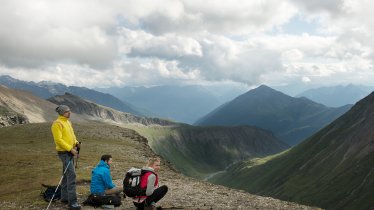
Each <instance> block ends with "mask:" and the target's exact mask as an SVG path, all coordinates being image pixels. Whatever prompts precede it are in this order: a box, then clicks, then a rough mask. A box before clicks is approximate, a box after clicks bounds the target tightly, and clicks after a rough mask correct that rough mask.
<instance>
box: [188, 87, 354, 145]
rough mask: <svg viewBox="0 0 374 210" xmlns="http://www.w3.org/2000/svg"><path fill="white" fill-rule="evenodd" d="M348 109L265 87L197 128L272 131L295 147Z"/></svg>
mask: <svg viewBox="0 0 374 210" xmlns="http://www.w3.org/2000/svg"><path fill="white" fill-rule="evenodd" d="M349 108H350V106H344V107H340V108H329V107H326V106H324V105H322V104H318V103H315V102H313V101H310V100H308V99H306V98H293V97H291V96H288V95H285V94H283V93H281V92H278V91H276V90H274V89H272V88H269V87H267V86H265V85H262V86H260V87H258V88H256V89H253V90H250V91H248V92H247V93H245V94H243V95H241V96H239V97H237V98H235V99H234V100H232V101H230V102H229V103H227V104H224V105H222V106H221V107H219V108H217V109H216V110H214V111H213V112H211V113H210V114H208V115H206V116H205V117H203V118H202V119H200V120H199V121H198V122H196V123H195V124H196V125H226V126H227V125H254V126H258V127H260V128H263V129H267V130H270V131H272V132H273V133H274V134H275V135H276V136H277V137H278V138H279V139H281V140H282V141H284V142H285V143H287V144H289V145H296V144H298V143H299V142H301V141H302V140H304V139H305V138H307V137H309V136H310V135H312V134H313V133H315V132H316V131H318V130H319V129H321V128H323V127H324V126H326V125H327V124H329V123H330V122H332V121H333V120H335V119H336V118H338V117H339V116H340V115H342V114H343V113H345V112H346V111H347V110H348V109H349Z"/></svg>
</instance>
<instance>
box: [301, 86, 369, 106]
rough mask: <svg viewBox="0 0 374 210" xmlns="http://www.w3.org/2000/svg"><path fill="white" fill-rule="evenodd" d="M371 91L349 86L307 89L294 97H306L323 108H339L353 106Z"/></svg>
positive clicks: (366, 87)
mask: <svg viewBox="0 0 374 210" xmlns="http://www.w3.org/2000/svg"><path fill="white" fill-rule="evenodd" d="M372 91H374V87H369V86H362V85H353V84H350V85H346V86H343V85H338V86H332V87H319V88H314V89H309V90H306V91H304V92H302V93H299V94H297V95H296V97H306V98H309V99H310V100H312V101H315V102H317V103H321V104H323V105H325V106H329V107H339V106H343V105H346V104H355V103H356V102H357V101H359V100H361V99H362V98H364V97H365V96H367V95H369V94H370V93H371V92H372Z"/></svg>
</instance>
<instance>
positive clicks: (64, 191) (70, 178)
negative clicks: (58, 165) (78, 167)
mask: <svg viewBox="0 0 374 210" xmlns="http://www.w3.org/2000/svg"><path fill="white" fill-rule="evenodd" d="M58 157H59V158H60V159H61V161H62V174H64V171H65V169H66V167H67V166H68V165H69V166H68V168H67V170H66V173H65V175H64V177H63V178H62V181H61V200H62V201H68V203H69V205H72V204H74V203H77V193H76V181H75V178H76V175H75V169H74V158H73V155H72V154H71V153H70V152H64V153H58ZM69 162H70V164H69Z"/></svg>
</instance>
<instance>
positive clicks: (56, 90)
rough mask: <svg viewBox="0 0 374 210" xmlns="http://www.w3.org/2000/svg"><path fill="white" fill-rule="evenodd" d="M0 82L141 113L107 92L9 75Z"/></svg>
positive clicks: (51, 95)
mask: <svg viewBox="0 0 374 210" xmlns="http://www.w3.org/2000/svg"><path fill="white" fill-rule="evenodd" d="M0 84H3V85H5V86H7V87H10V88H15V89H21V90H26V91H30V92H32V93H33V94H34V95H35V96H39V97H41V98H44V99H47V98H50V97H53V96H55V95H63V94H65V92H68V93H71V94H74V95H77V96H80V97H82V98H84V99H87V100H90V101H93V102H95V103H97V104H101V105H104V106H108V107H111V108H113V109H116V110H119V111H122V112H128V113H131V114H136V115H142V113H141V112H140V111H137V109H136V108H135V107H133V106H132V105H131V104H129V103H127V102H123V101H121V100H119V99H118V98H116V97H114V96H112V95H110V94H107V93H101V92H98V91H95V90H92V89H88V88H85V87H75V86H69V87H67V86H65V85H63V84H58V83H53V82H45V81H44V82H38V83H35V82H25V81H22V80H17V79H14V78H12V77H10V76H0Z"/></svg>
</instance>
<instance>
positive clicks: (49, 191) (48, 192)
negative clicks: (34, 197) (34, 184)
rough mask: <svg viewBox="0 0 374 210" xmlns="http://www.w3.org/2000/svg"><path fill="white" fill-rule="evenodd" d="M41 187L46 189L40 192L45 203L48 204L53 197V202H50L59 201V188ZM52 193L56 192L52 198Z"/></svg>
mask: <svg viewBox="0 0 374 210" xmlns="http://www.w3.org/2000/svg"><path fill="white" fill-rule="evenodd" d="M42 186H43V187H45V188H46V189H45V190H44V191H42V192H41V193H40V195H41V196H42V197H43V199H44V200H45V201H47V202H50V201H51V200H52V197H53V200H52V201H53V202H54V201H57V200H60V199H61V188H60V187H59V188H58V189H56V188H57V186H51V185H45V184H42ZM54 192H56V194H55V195H54V196H53V194H54Z"/></svg>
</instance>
